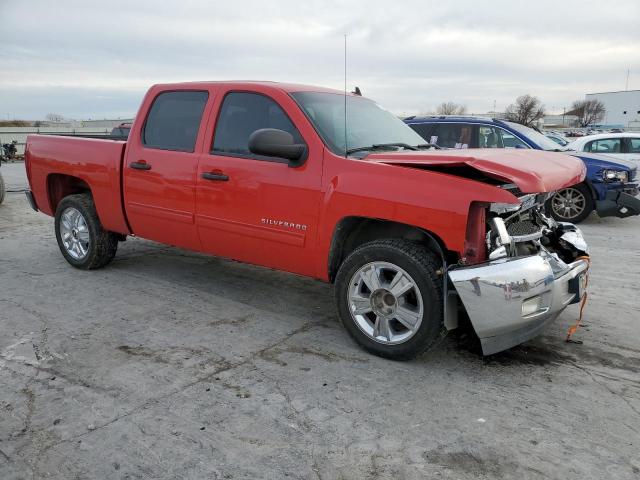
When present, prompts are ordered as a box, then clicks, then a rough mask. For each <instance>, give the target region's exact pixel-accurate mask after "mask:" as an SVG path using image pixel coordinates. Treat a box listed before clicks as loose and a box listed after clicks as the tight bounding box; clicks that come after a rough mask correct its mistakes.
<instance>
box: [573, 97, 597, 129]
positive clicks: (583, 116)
mask: <svg viewBox="0 0 640 480" xmlns="http://www.w3.org/2000/svg"><path fill="white" fill-rule="evenodd" d="M605 113H607V110H606V109H605V107H604V103H602V102H601V101H600V100H596V99H593V100H576V101H575V102H573V103H572V104H571V110H570V111H568V112H567V113H566V114H567V115H575V116H576V117H578V123H579V124H580V126H581V127H588V126H589V125H592V124H594V123H598V122H600V121H602V119H603V118H604V115H605Z"/></svg>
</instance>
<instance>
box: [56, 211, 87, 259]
mask: <svg viewBox="0 0 640 480" xmlns="http://www.w3.org/2000/svg"><path fill="white" fill-rule="evenodd" d="M60 238H61V239H62V245H64V249H65V250H66V251H67V253H68V254H69V255H70V256H71V257H72V258H74V259H75V260H82V259H83V258H84V257H86V256H87V253H88V252H89V244H90V239H89V226H88V225H87V221H86V220H85V218H84V217H83V216H82V213H80V211H79V210H77V209H76V208H73V207H68V208H65V209H64V211H63V212H62V215H60Z"/></svg>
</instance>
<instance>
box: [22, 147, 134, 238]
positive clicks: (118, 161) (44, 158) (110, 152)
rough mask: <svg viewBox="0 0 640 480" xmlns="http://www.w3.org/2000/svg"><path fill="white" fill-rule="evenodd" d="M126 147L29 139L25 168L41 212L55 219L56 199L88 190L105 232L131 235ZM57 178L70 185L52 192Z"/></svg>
mask: <svg viewBox="0 0 640 480" xmlns="http://www.w3.org/2000/svg"><path fill="white" fill-rule="evenodd" d="M126 144H127V143H126V142H125V141H121V140H115V139H103V138H86V137H78V136H62V135H29V136H28V137H27V150H26V152H25V168H26V170H27V176H28V177H29V180H30V184H31V189H32V192H33V196H34V199H35V201H36V204H37V207H38V209H39V210H41V211H42V212H43V213H46V214H48V215H55V208H54V207H53V205H56V204H57V199H59V198H62V197H64V196H66V195H69V194H71V193H77V192H78V191H82V190H81V189H82V187H83V186H85V187H86V186H88V187H90V189H91V192H92V195H93V198H94V202H95V205H96V210H97V211H98V215H99V216H100V220H101V221H102V223H103V226H104V228H105V229H107V230H110V231H112V232H118V233H123V234H127V233H130V232H129V227H128V225H127V221H126V218H125V214H124V211H123V207H122V182H121V169H122V159H123V156H124V151H125V147H126ZM54 175H57V176H63V177H65V180H67V181H65V182H62V183H60V182H56V184H58V185H60V184H61V185H62V186H61V187H58V188H57V189H55V190H53V191H49V189H48V188H47V184H48V182H49V181H50V179H51V178H52V177H53V176H54ZM78 189H80V190H78ZM48 191H49V193H47V192H48Z"/></svg>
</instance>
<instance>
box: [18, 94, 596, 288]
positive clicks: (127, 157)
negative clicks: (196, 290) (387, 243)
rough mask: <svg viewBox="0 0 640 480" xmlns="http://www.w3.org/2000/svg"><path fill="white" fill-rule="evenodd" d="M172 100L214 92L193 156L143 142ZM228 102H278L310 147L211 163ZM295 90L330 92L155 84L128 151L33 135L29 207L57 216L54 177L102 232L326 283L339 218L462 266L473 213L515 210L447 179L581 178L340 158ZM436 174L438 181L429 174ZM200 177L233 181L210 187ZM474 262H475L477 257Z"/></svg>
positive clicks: (441, 160) (430, 160)
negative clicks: (76, 194) (83, 194)
mask: <svg viewBox="0 0 640 480" xmlns="http://www.w3.org/2000/svg"><path fill="white" fill-rule="evenodd" d="M168 90H206V91H208V93H209V98H208V102H207V105H206V107H205V110H204V114H203V120H202V124H201V126H200V130H199V132H198V137H197V142H196V149H195V152H193V153H183V152H171V151H164V150H157V149H150V148H146V147H145V146H144V145H143V144H142V142H141V130H142V127H143V125H144V121H145V118H146V115H147V112H148V110H149V108H150V106H151V103H152V101H153V99H154V98H155V97H156V96H157V95H158V94H159V93H161V92H164V91H168ZM229 91H250V92H257V93H262V94H264V95H267V96H269V97H271V98H272V99H274V100H275V101H276V102H277V103H278V104H279V105H280V106H281V107H282V108H283V109H284V111H285V112H287V114H288V115H289V117H290V118H291V120H292V121H293V123H294V124H295V125H296V127H297V128H298V130H299V131H300V132H301V134H302V136H303V137H304V140H305V142H306V143H307V146H308V148H309V154H308V157H307V161H306V163H305V164H304V165H302V166H300V167H297V168H292V167H289V166H288V165H287V164H285V163H278V162H266V161H259V160H252V159H245V158H235V157H225V156H219V155H212V154H210V153H209V151H210V146H211V143H212V137H213V132H214V130H215V123H216V118H217V112H218V110H219V108H220V105H221V102H222V100H223V98H224V96H225V94H226V93H227V92H229ZM296 91H329V92H333V93H335V91H333V90H326V89H322V88H316V87H307V86H300V85H287V84H278V83H269V82H202V83H188V84H173V85H156V86H153V87H152V88H151V89H150V90H149V92H148V93H147V95H146V96H145V98H144V100H143V103H142V105H141V107H140V110H139V112H138V114H137V115H136V119H135V121H134V122H133V126H132V129H131V133H130V135H129V138H128V140H127V142H126V144H125V142H118V141H112V140H95V139H85V138H70V137H55V136H43V135H31V136H29V137H28V139H27V150H26V159H27V172H28V175H29V182H30V185H31V189H32V191H33V193H34V196H35V199H36V202H37V204H38V205H39V206H40V208H41V210H42V211H43V212H44V213H46V214H49V215H52V214H53V213H54V211H53V209H52V206H51V204H50V198H51V196H52V192H50V191H49V188H50V183H51V182H50V181H48V179H49V178H52V177H50V175H52V174H62V175H69V176H71V177H75V178H77V179H80V180H82V181H83V182H85V183H86V184H87V185H88V186H89V188H90V189H91V193H92V195H93V198H94V201H95V204H96V208H97V211H98V215H99V217H100V220H101V222H102V223H103V225H104V227H105V228H106V229H108V230H111V231H114V232H119V233H123V234H135V235H139V236H142V237H145V238H149V239H151V240H156V241H160V242H163V243H168V244H171V245H178V246H181V247H184V248H189V249H192V250H199V251H203V252H207V253H211V254H215V255H220V256H225V257H230V258H234V259H237V260H241V261H244V262H249V263H254V264H258V265H264V266H268V267H273V268H277V269H280V270H286V271H290V272H295V273H299V274H302V275H307V276H312V277H316V278H320V279H323V280H327V279H328V272H327V264H328V257H329V249H330V245H331V240H332V238H333V235H334V231H335V228H336V225H337V224H338V223H339V222H340V221H341V220H342V219H344V218H346V217H353V216H359V217H368V218H376V219H385V220H391V221H394V222H399V223H405V224H408V225H413V226H416V227H419V228H422V229H425V230H428V231H430V232H432V233H433V234H434V235H435V236H437V237H438V238H439V239H440V240H441V241H442V242H443V243H444V245H445V246H446V248H447V249H448V250H450V251H452V252H456V253H457V254H458V255H459V256H461V257H462V256H464V255H465V249H467V250H468V249H470V248H476V250H478V249H481V248H482V245H481V241H480V240H478V239H479V238H480V234H479V233H478V232H480V230H481V229H480V227H479V223H481V222H480V220H481V219H479V217H478V215H477V213H476V214H473V215H471V221H469V225H470V226H469V228H468V227H467V223H468V220H469V217H470V215H469V211H470V206H471V205H472V202H481V203H490V202H511V203H515V202H517V199H516V198H515V197H514V196H513V195H512V194H510V193H508V192H506V191H504V190H501V189H498V188H496V187H494V186H492V185H490V184H488V183H482V182H478V181H474V180H470V179H466V178H461V177H459V176H455V175H453V174H451V173H447V168H451V167H455V166H466V167H471V168H473V169H476V170H479V171H482V172H484V173H485V174H486V175H488V176H491V177H493V178H496V179H501V180H505V181H507V182H512V183H516V184H517V185H518V186H519V188H520V189H521V190H522V191H524V192H542V191H549V190H554V189H557V188H559V187H563V186H568V185H573V184H575V183H579V182H580V181H581V180H582V179H583V177H584V165H583V163H582V162H581V161H579V160H577V159H574V158H572V157H563V156H560V155H558V154H555V153H554V154H553V155H550V154H546V153H544V152H538V151H533V150H527V151H519V150H485V151H482V150H474V151H473V152H471V151H468V152H464V153H461V152H460V151H437V152H411V153H393V154H391V153H384V154H383V153H376V154H371V155H369V156H368V157H366V159H364V160H355V159H345V158H343V157H340V156H337V155H335V154H333V153H332V152H330V151H329V150H328V149H327V148H326V147H325V146H324V144H323V143H322V140H321V139H320V138H319V136H318V135H317V134H316V132H315V130H314V129H313V126H312V125H311V124H310V122H309V121H308V120H307V118H306V117H305V115H304V114H303V113H302V111H300V109H299V108H298V106H297V104H296V103H295V102H294V101H293V100H292V99H291V97H290V96H289V93H290V92H296ZM125 145H126V148H125ZM132 162H146V163H147V164H148V165H150V166H151V169H150V170H135V169H132V168H130V166H129V165H130V164H131V163H132ZM434 166H439V168H440V167H441V168H440V169H441V171H440V172H436V171H430V170H428V168H432V167H434ZM411 167H415V168H411ZM421 167H422V168H421ZM453 170H455V169H454V168H452V169H451V171H453ZM203 173H217V174H224V175H227V176H228V177H229V179H228V181H223V182H218V181H209V180H205V179H203V178H202V174H203ZM121 175H122V178H121ZM54 198H55V197H54ZM465 242H466V246H465ZM479 242H480V244H479ZM475 255H476V259H481V258H482V256H483V253H482V251H477V252H476V254H475Z"/></svg>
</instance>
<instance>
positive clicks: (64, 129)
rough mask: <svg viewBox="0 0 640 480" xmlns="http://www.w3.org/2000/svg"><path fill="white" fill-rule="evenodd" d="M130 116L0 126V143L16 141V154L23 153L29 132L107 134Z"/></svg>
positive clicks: (29, 122) (126, 121) (128, 119)
mask: <svg viewBox="0 0 640 480" xmlns="http://www.w3.org/2000/svg"><path fill="white" fill-rule="evenodd" d="M132 121H133V119H131V118H124V119H123V118H118V119H112V120H110V119H105V120H64V119H63V120H62V121H58V122H55V121H50V120H38V121H28V122H26V123H28V124H29V125H30V126H21V127H16V126H1V125H0V144H3V143H11V142H13V141H15V142H17V145H16V147H17V149H18V155H23V154H24V146H25V143H26V141H27V135H29V134H31V133H41V134H45V135H46V134H50V135H55V134H63V135H109V134H110V133H111V130H112V129H113V128H114V127H117V126H118V125H120V124H121V123H130V122H132Z"/></svg>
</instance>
